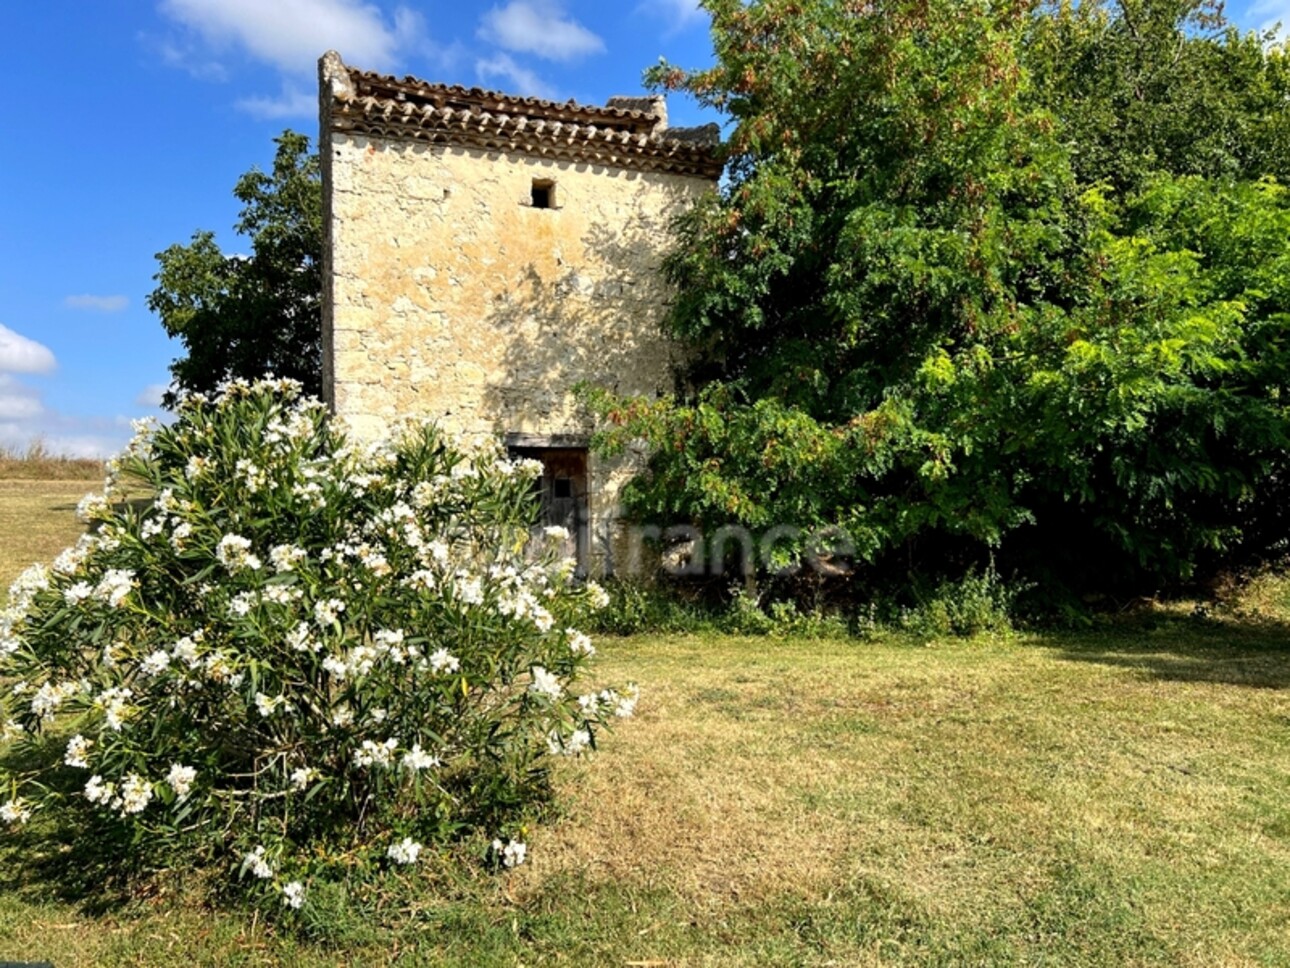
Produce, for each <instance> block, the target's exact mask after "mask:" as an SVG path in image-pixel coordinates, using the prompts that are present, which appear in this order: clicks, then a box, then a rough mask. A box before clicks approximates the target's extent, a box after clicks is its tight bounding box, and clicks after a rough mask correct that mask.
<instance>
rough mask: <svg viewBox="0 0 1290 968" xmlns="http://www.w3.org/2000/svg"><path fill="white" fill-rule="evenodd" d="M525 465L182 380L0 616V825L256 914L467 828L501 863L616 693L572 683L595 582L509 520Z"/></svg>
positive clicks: (583, 655) (407, 861)
mask: <svg viewBox="0 0 1290 968" xmlns="http://www.w3.org/2000/svg"><path fill="white" fill-rule="evenodd" d="M539 470H540V467H539V466H538V465H537V464H536V462H533V461H518V462H516V461H510V460H508V459H506V458H505V457H504V456H503V455H501V454H500V453H499V452H497V451H496V450H495V449H493V448H490V447H483V448H480V449H477V450H473V451H469V452H467V451H464V450H462V449H460V448H459V447H457V446H456V445H455V444H453V443H452V442H451V441H449V440H446V439H445V438H444V437H443V436H441V435H440V434H439V433H438V432H437V431H436V430H434V428H433V427H431V426H429V425H425V424H412V425H409V426H408V427H406V428H403V429H402V430H400V431H398V432H397V433H396V434H395V435H394V436H393V437H391V438H390V439H389V440H387V441H381V442H378V443H376V444H373V445H370V446H368V447H361V446H359V445H358V444H351V443H350V442H348V441H347V440H346V438H345V437H344V435H343V434H342V433H341V432H340V431H339V430H338V429H336V428H335V427H334V426H333V425H331V424H330V423H329V422H328V421H327V419H326V416H325V413H324V408H323V406H322V405H321V404H320V403H318V402H317V401H316V400H312V399H304V398H299V385H298V384H294V383H292V382H291V381H278V382H276V383H270V382H262V383H258V384H255V385H251V384H246V383H236V382H235V383H232V384H229V385H227V386H226V387H225V389H224V390H223V391H222V392H221V393H220V395H219V396H217V397H216V398H214V399H207V398H205V397H202V396H196V395H194V396H189V397H186V398H185V399H184V400H183V401H182V402H181V404H180V406H179V409H178V419H177V421H176V422H175V424H174V425H173V426H169V427H165V428H160V429H148V430H144V431H143V432H141V433H140V434H139V435H138V436H137V437H136V438H135V440H134V441H133V442H132V444H131V446H130V448H129V450H128V451H127V452H126V453H125V454H124V455H123V456H121V457H120V458H118V459H117V460H115V461H114V462H113V473H112V476H111V477H110V478H109V480H108V490H107V491H106V492H105V493H103V494H92V495H90V496H88V497H86V498H85V499H84V500H83V501H82V502H81V503H80V511H81V514H82V517H83V518H84V519H85V520H86V521H88V522H91V523H92V524H93V526H94V527H93V530H92V531H91V532H90V533H87V534H85V535H83V536H82V537H81V539H80V540H79V541H78V543H77V544H76V545H75V546H74V547H72V548H69V549H67V550H66V551H64V552H63V553H62V554H60V555H59V556H58V557H57V558H56V559H55V560H54V562H53V565H52V566H51V567H48V568H46V567H42V566H36V567H33V568H30V569H28V570H27V571H26V572H24V573H23V574H22V575H21V576H19V578H18V580H17V581H16V582H15V584H14V586H13V591H12V593H11V594H12V600H11V602H10V604H9V607H8V608H7V610H6V611H4V612H3V613H0V675H3V676H5V677H6V679H8V680H9V681H10V682H12V683H13V685H12V686H11V687H8V688H6V689H5V690H4V693H3V698H0V730H2V732H0V752H3V754H4V757H5V759H4V762H3V765H0V776H3V781H2V782H0V788H2V789H3V790H4V793H3V794H0V822H3V824H4V825H5V826H6V827H8V828H9V829H13V828H15V827H21V826H23V825H24V824H26V823H27V822H29V821H31V820H33V819H37V820H38V819H40V814H41V813H42V812H48V813H50V814H51V818H50V820H49V821H48V822H50V823H57V824H59V825H61V826H62V827H63V828H64V829H65V830H66V831H68V832H70V835H71V836H72V839H73V841H74V842H75V841H81V842H83V843H86V844H92V845H93V846H94V847H95V849H97V850H99V851H101V852H103V853H104V855H105V856H111V857H113V858H115V861H114V862H113V863H111V864H109V865H108V866H109V868H111V869H112V870H113V871H114V872H115V873H118V874H119V873H121V871H122V870H124V869H126V868H127V867H133V868H135V869H144V868H147V867H150V866H153V865H157V866H160V867H163V868H170V869H203V870H206V871H208V872H214V871H221V872H224V873H225V874H226V875H228V877H229V878H230V880H232V881H234V882H235V883H237V884H238V886H239V887H240V888H241V889H243V890H247V891H249V892H251V893H253V894H254V895H257V896H260V897H264V898H265V899H267V901H268V906H269V908H270V910H275V911H276V910H282V909H283V905H285V906H286V907H287V908H292V909H300V908H303V907H305V906H306V905H307V903H308V900H307V899H308V896H309V893H310V892H311V890H312V889H313V887H314V886H321V885H325V884H327V883H329V882H344V881H346V880H347V879H348V878H351V877H358V878H363V877H365V876H367V875H368V874H369V872H371V871H373V870H376V869H379V868H382V867H390V866H392V867H396V868H398V867H410V866H412V865H414V864H415V863H416V862H417V861H418V858H419V855H420V853H421V851H422V850H423V849H425V848H426V847H427V846H434V845H444V844H449V843H452V842H455V841H457V840H459V839H461V838H462V837H464V836H468V835H475V836H477V837H478V836H483V838H484V841H485V843H487V842H488V841H491V842H492V848H491V851H489V852H488V856H489V860H490V862H491V863H492V864H494V865H496V866H499V867H506V868H512V867H516V866H518V865H519V864H521V863H522V862H523V861H524V859H525V856H526V851H525V845H524V842H523V839H522V837H521V836H520V834H519V828H520V825H521V824H522V823H523V821H524V820H525V819H526V818H527V817H529V816H530V815H531V814H532V812H533V811H534V810H535V809H536V808H537V807H538V806H540V805H542V804H544V803H545V802H546V799H547V794H548V782H547V778H548V773H549V769H550V764H551V761H552V758H553V757H557V756H560V755H568V756H577V755H579V754H581V753H583V752H586V751H589V750H592V749H594V748H595V745H596V734H597V732H598V731H599V730H600V728H601V727H602V726H603V725H604V724H606V723H607V722H608V721H610V720H612V719H613V718H615V717H623V716H628V715H630V714H631V711H632V708H633V706H634V704H635V693H634V691H632V690H630V689H629V690H628V691H625V692H622V693H619V692H615V691H613V690H609V689H601V690H598V691H597V690H590V691H587V692H585V693H583V694H579V692H578V691H577V690H576V688H575V687H576V686H577V685H578V684H579V682H580V678H581V673H582V670H583V666H584V664H585V663H586V661H587V660H588V658H589V657H590V656H591V655H592V654H593V653H594V647H593V646H592V643H591V640H590V639H589V638H588V636H586V635H585V634H583V633H582V632H581V631H579V627H582V626H584V625H585V619H586V618H587V617H588V615H589V613H590V612H591V611H594V609H595V608H596V607H598V606H599V605H600V604H602V603H601V602H600V601H599V599H600V598H601V597H602V596H603V592H601V591H600V590H599V588H598V587H597V586H596V585H595V584H594V583H586V584H574V583H573V581H572V574H573V568H574V563H573V561H572V560H571V559H564V558H561V557H560V556H559V555H558V554H557V552H556V551H555V549H556V547H557V546H558V542H559V540H562V539H561V536H560V535H552V536H551V537H553V538H554V539H556V540H554V541H547V542H546V544H545V546H544V547H535V546H534V545H533V544H532V543H530V542H529V541H528V539H529V535H530V525H531V521H532V517H533V514H534V507H533V501H532V496H531V486H532V481H533V477H534V475H535V474H536V473H537V472H538V471H539ZM131 485H134V486H135V487H136V492H135V493H136V494H138V493H140V492H141V493H142V494H143V495H144V496H143V497H142V498H137V499H135V500H130V499H129V498H130V493H129V490H128V488H129V487H130V486H131ZM564 537H567V535H566V536H564ZM481 859H482V858H481Z"/></svg>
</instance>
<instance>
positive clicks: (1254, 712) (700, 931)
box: [0, 485, 1290, 968]
mask: <svg viewBox="0 0 1290 968" xmlns="http://www.w3.org/2000/svg"><path fill="white" fill-rule="evenodd" d="M41 494H43V496H40V494H37V493H36V491H35V490H32V489H27V490H20V489H9V488H7V487H6V488H0V542H3V544H2V545H0V547H3V549H4V552H3V558H2V559H0V569H3V570H4V574H3V575H0V577H3V578H9V577H11V576H12V574H13V573H15V572H16V570H17V569H18V568H19V567H21V566H22V565H25V564H26V563H27V558H28V557H30V555H29V554H27V552H26V550H24V552H23V553H22V554H11V550H10V549H11V548H17V547H19V545H18V544H16V543H15V541H16V540H17V539H18V538H21V540H22V541H23V542H24V544H22V545H21V547H22V548H24V549H28V548H30V549H33V550H34V549H35V547H36V545H35V544H32V543H31V542H30V541H29V540H28V538H27V537H26V535H25V534H15V532H14V530H13V529H14V528H18V530H19V531H20V532H25V531H36V530H41V531H43V532H44V534H45V538H46V539H48V540H49V541H50V542H51V546H50V547H51V550H56V547H55V546H58V547H61V544H63V543H66V542H67V541H69V540H73V539H74V538H75V535H76V533H77V531H78V529H77V526H76V524H75V521H74V519H73V518H72V515H71V513H70V511H69V510H68V509H69V507H70V505H71V504H73V503H74V500H75V497H79V490H76V491H75V497H73V496H72V495H69V494H65V492H64V490H63V488H62V486H61V485H48V486H47V487H44V486H42V489H41ZM19 506H21V507H19ZM33 515H34V516H35V517H33ZM36 518H39V519H41V520H43V521H44V524H37V523H36ZM55 535H59V536H60V537H59V539H58V540H57V541H55V540H53V539H54V536H55ZM37 557H39V555H38V556H37ZM1286 606H1290V600H1287V596H1286V595H1285V593H1284V591H1283V590H1278V586H1277V584H1276V583H1275V582H1265V583H1263V584H1262V585H1260V586H1259V594H1258V608H1257V610H1256V611H1257V615H1256V617H1254V618H1251V619H1248V620H1246V621H1242V622H1236V621H1212V622H1202V621H1192V620H1186V619H1178V618H1172V617H1169V616H1164V617H1160V618H1158V619H1157V620H1156V621H1155V622H1154V627H1152V625H1151V623H1139V624H1136V625H1134V626H1131V627H1126V628H1123V629H1118V630H1110V631H1102V632H1098V633H1096V634H1093V633H1088V634H1081V635H1057V634H1053V635H1025V636H1021V635H1018V636H1010V637H993V638H987V637H983V638H977V639H972V640H967V641H935V642H930V643H928V642H919V641H916V640H913V639H909V638H903V637H890V638H879V639H877V640H873V641H854V640H851V641H782V640H768V639H744V638H733V637H717V636H711V637H708V636H705V637H685V636H680V637H667V638H658V637H639V638H633V639H623V640H603V641H601V642H600V643H599V645H600V650H601V655H600V662H599V664H598V666H597V672H596V674H597V675H598V676H601V677H603V678H604V679H605V680H606V681H619V682H621V681H624V680H628V679H632V680H635V681H637V682H639V683H640V684H641V686H642V689H643V698H642V700H641V703H640V706H639V709H638V716H637V718H636V719H634V720H631V721H627V722H625V723H623V724H622V725H621V727H620V728H619V729H618V730H617V731H616V732H615V733H614V734H613V735H612V736H610V737H608V738H607V739H606V740H605V742H604V743H603V744H602V749H601V751H600V753H599V754H597V756H596V757H595V758H594V759H591V760H589V761H585V762H578V763H569V764H565V765H563V767H562V772H561V774H560V779H559V788H560V793H561V807H560V809H559V811H558V813H557V814H556V815H554V816H552V817H551V818H549V819H548V820H547V821H546V822H545V823H543V824H541V825H539V826H537V827H535V828H534V829H532V830H531V831H530V833H529V835H528V843H529V845H530V851H531V853H530V858H531V861H530V863H529V864H527V865H526V866H525V867H523V868H521V869H519V870H518V871H517V872H516V873H514V874H513V875H510V876H508V877H493V876H487V875H481V876H480V877H479V878H470V877H467V876H465V875H463V874H462V873H461V872H460V869H459V868H454V867H453V866H452V865H451V864H439V863H436V862H433V861H432V862H431V863H430V864H428V865H426V870H424V871H423V872H422V873H421V874H419V875H417V878H416V879H412V880H407V881H393V882H392V883H391V885H390V886H389V888H388V889H387V890H385V891H384V892H382V893H380V894H378V895H376V896H374V897H367V898H365V899H364V900H363V901H362V902H358V901H351V900H347V899H346V898H344V897H340V896H335V895H333V896H327V897H319V898H316V899H315V902H316V905H317V907H316V909H315V916H314V921H313V923H312V924H311V926H310V931H309V933H307V934H305V935H303V936H302V935H299V934H297V935H294V936H293V935H290V934H286V933H284V932H279V931H275V930H274V929H273V928H272V927H266V926H265V924H264V923H263V921H261V920H260V919H256V918H252V917H251V916H250V915H246V914H243V913H240V912H238V911H236V910H212V909H209V908H206V907H203V906H202V905H201V904H200V903H199V902H198V901H196V900H193V898H195V897H198V898H199V897H201V896H202V895H201V892H200V891H194V890H190V889H188V887H186V886H185V885H183V884H177V885H176V884H165V885H163V887H162V889H160V890H152V891H151V892H149V893H147V894H145V895H142V896H134V897H131V898H128V899H126V900H125V901H124V902H119V903H113V904H112V905H110V906H106V908H105V901H106V900H107V895H100V894H98V893H96V892H94V891H90V892H88V893H84V892H82V893H80V894H72V895H70V896H69V894H68V892H67V891H66V890H64V889H63V888H60V887H59V886H57V885H59V884H64V883H65V879H50V878H48V877H46V876H45V875H46V872H48V871H50V870H53V869H55V868H56V866H57V864H58V853H57V850H56V848H54V847H50V846H48V845H45V846H41V845H40V844H39V843H37V844H34V845H33V844H31V843H23V842H16V843H15V842H12V841H11V843H10V846H9V847H8V848H7V849H0V961H3V960H4V959H15V960H38V959H52V960H53V961H54V962H55V963H56V964H58V965H60V966H61V965H91V964H148V965H153V964H155V965H170V964H174V963H176V962H178V961H179V960H180V959H181V958H182V959H186V960H189V961H192V962H194V963H200V964H221V965H222V964H263V963H275V962H277V963H285V964H379V963H387V962H394V961H397V962H400V963H406V964H457V965H494V964H496V965H540V964H553V965H653V966H659V968H662V966H665V965H781V964H782V965H830V964H831V965H1010V964H1025V965H1196V966H1210V965H1233V966H1236V965H1242V966H1243V965H1290V796H1288V792H1290V701H1288V698H1287V689H1288V688H1290V632H1288V631H1287V627H1286V626H1285V625H1283V624H1281V620H1280V617H1281V616H1284V615H1286V614H1287V613H1288V611H1290V609H1287V607H1286ZM1252 614H1253V613H1252ZM50 865H53V866H50Z"/></svg>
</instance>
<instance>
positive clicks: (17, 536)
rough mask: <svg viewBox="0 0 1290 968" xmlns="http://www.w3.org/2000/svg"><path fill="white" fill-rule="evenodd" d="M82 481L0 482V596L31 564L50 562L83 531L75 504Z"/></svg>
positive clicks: (86, 488) (81, 491)
mask: <svg viewBox="0 0 1290 968" xmlns="http://www.w3.org/2000/svg"><path fill="white" fill-rule="evenodd" d="M87 490H90V488H88V487H86V485H85V483H84V482H83V481H13V480H0V594H2V593H3V589H5V588H8V587H9V583H10V582H11V581H13V579H14V578H16V577H17V576H18V573H19V572H20V571H22V570H23V569H24V568H26V567H27V566H28V565H30V564H32V563H34V562H37V561H40V562H46V563H48V562H49V561H50V560H52V559H53V557H54V555H56V554H58V552H60V551H62V550H63V549H64V548H66V547H67V546H68V545H70V544H74V543H75V542H76V538H77V537H78V536H79V535H80V534H81V532H82V531H83V530H84V528H83V527H82V526H81V524H80V523H79V522H78V521H77V520H76V514H75V511H76V504H77V502H78V501H79V500H80V499H81V498H82V497H84V496H85V492H86V491H87Z"/></svg>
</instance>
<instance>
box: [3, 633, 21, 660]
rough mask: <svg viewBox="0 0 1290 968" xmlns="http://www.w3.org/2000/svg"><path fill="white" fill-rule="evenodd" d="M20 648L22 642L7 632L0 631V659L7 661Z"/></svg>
mask: <svg viewBox="0 0 1290 968" xmlns="http://www.w3.org/2000/svg"><path fill="white" fill-rule="evenodd" d="M21 647H22V640H21V639H20V638H18V636H16V635H14V634H13V633H12V632H9V631H0V659H7V658H9V656H11V655H13V654H14V653H15V652H17V651H18V649H20V648H21Z"/></svg>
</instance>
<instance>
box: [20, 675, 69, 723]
mask: <svg viewBox="0 0 1290 968" xmlns="http://www.w3.org/2000/svg"><path fill="white" fill-rule="evenodd" d="M79 688H80V687H79V686H77V684H76V683H74V682H70V681H69V682H63V683H59V684H58V685H55V684H54V683H52V682H47V683H45V684H44V685H43V686H41V687H40V688H39V689H37V690H36V694H35V695H34V696H32V697H31V712H32V715H35V716H38V717H40V721H41V722H42V723H48V722H52V721H53V719H54V713H56V712H57V711H58V707H59V706H61V705H62V704H63V702H64V701H65V700H67V699H70V698H72V696H74V695H76V692H77V690H78V689H79Z"/></svg>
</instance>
